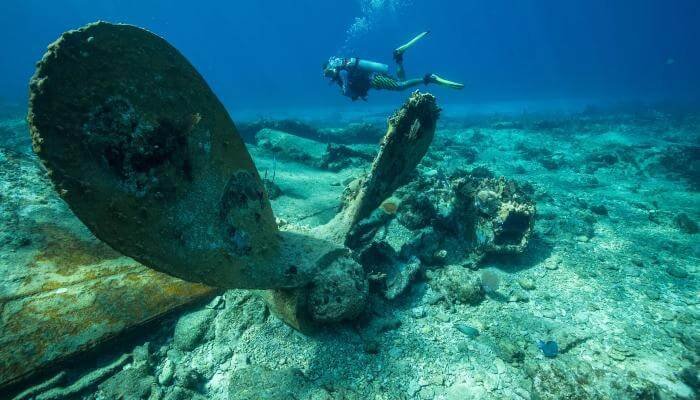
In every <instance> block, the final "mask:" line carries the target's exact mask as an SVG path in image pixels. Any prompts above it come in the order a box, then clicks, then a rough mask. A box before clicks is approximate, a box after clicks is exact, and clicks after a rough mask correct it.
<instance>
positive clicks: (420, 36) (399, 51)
mask: <svg viewBox="0 0 700 400" xmlns="http://www.w3.org/2000/svg"><path fill="white" fill-rule="evenodd" d="M428 33H430V31H425V32H421V33H419V34H418V35H417V36H416V37H414V38H413V39H411V40H409V41H408V43H406V44H404V45H401V46H399V47H397V48H396V49H395V50H394V56H400V55H402V54H403V53H404V52H405V51H406V50H408V48H409V47H411V46H413V45H414V44H416V43H417V42H418V41H419V40H421V39H423V37H424V36H425V35H427V34H428Z"/></svg>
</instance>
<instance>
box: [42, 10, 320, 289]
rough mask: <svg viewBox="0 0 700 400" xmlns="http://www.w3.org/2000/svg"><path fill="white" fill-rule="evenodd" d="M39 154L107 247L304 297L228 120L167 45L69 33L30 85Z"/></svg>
mask: <svg viewBox="0 0 700 400" xmlns="http://www.w3.org/2000/svg"><path fill="white" fill-rule="evenodd" d="M30 88H31V93H30V109H29V124H30V129H31V132H32V138H33V143H34V150H35V151H36V153H37V154H38V155H39V157H40V158H41V160H42V161H43V163H44V165H45V167H46V168H47V170H48V171H49V174H50V177H51V180H52V181H53V183H54V184H55V186H56V189H57V191H58V192H59V193H60V194H61V196H62V197H63V199H64V200H65V201H66V202H67V203H68V205H69V206H70V208H71V210H72V211H73V212H74V213H75V214H76V215H77V216H78V218H80V220H81V221H83V222H84V223H85V225H87V226H88V228H90V230H91V231H92V232H93V233H94V234H95V235H96V236H97V237H98V238H100V239H101V240H103V241H105V242H106V243H108V244H109V245H110V246H112V247H113V248H114V249H116V250H118V251H120V252H122V253H124V254H127V255H129V256H131V257H133V258H135V259H136V260H138V261H140V262H142V263H143V264H145V265H147V266H149V267H151V268H154V269H157V270H159V271H162V272H166V273H168V274H170V275H173V276H177V277H180V278H183V279H186V280H189V281H193V282H202V283H206V284H210V285H216V286H226V287H237V288H269V287H290V286H298V285H299V283H298V282H303V281H305V280H308V277H305V276H304V274H303V272H304V271H303V270H302V269H301V268H297V269H296V271H297V272H296V273H294V274H290V273H289V271H288V270H285V269H284V268H279V266H278V265H276V264H271V263H270V262H269V260H271V259H276V258H278V252H279V245H278V237H277V227H276V225H275V219H274V216H273V214H272V209H271V207H270V203H269V201H268V199H267V195H266V194H265V190H264V189H263V186H262V183H261V181H260V178H259V176H258V172H257V171H256V169H255V166H254V165H253V161H252V159H251V158H250V155H249V154H248V152H247V150H246V148H245V145H244V144H243V141H242V140H241V138H240V137H239V135H238V133H237V132H236V128H235V126H234V125H233V122H232V121H231V119H230V117H229V115H228V113H227V112H226V110H225V109H224V106H223V105H222V104H221V103H220V102H219V100H218V99H217V97H216V96H215V95H214V93H213V92H212V91H211V89H210V88H209V87H208V86H207V84H206V82H205V81H204V79H203V78H202V77H201V76H200V75H199V73H198V72H197V71H196V70H195V69H194V67H193V66H192V65H191V64H190V63H189V62H188V61H187V60H186V59H185V57H183V56H182V55H181V54H180V53H179V52H178V51H177V50H176V49H175V48H174V47H172V46H171V45H170V44H168V43H167V42H166V41H165V40H164V39H162V38H160V37H158V36H156V35H154V34H153V33H150V32H148V31H146V30H144V29H140V28H137V27H134V26H130V25H115V24H109V23H105V22H98V23H94V24H90V25H87V26H85V27H83V28H81V29H78V30H74V31H69V32H66V33H64V34H63V35H62V36H61V37H60V38H59V39H58V40H57V41H56V42H54V43H53V44H51V45H50V46H49V48H48V51H47V53H46V55H44V57H43V59H42V60H41V61H40V62H39V63H38V66H37V71H36V73H35V75H34V77H33V78H32V80H31V84H30Z"/></svg>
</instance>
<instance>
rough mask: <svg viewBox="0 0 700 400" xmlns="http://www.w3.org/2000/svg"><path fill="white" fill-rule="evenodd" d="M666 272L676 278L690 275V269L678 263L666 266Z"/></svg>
mask: <svg viewBox="0 0 700 400" xmlns="http://www.w3.org/2000/svg"><path fill="white" fill-rule="evenodd" d="M666 272H667V273H668V274H669V275H671V276H672V277H674V278H678V279H684V278H687V277H688V271H686V270H685V269H683V268H682V267H679V266H678V265H671V266H669V267H668V268H666Z"/></svg>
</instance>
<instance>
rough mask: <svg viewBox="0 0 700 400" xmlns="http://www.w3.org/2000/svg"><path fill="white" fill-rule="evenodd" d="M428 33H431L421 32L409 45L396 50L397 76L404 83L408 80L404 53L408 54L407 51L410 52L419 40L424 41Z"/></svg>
mask: <svg viewBox="0 0 700 400" xmlns="http://www.w3.org/2000/svg"><path fill="white" fill-rule="evenodd" d="M428 33H430V31H425V32H421V33H419V34H418V36H416V37H414V38H413V39H411V40H409V41H408V43H406V44H403V45H401V46H399V47H397V48H396V49H394V61H396V76H397V77H398V78H399V79H400V80H402V81H403V80H405V79H406V70H405V69H404V67H403V53H404V52H406V50H408V48H409V47H411V46H413V45H414V44H416V43H417V42H418V41H419V40H421V39H423V37H425V35H427V34H428Z"/></svg>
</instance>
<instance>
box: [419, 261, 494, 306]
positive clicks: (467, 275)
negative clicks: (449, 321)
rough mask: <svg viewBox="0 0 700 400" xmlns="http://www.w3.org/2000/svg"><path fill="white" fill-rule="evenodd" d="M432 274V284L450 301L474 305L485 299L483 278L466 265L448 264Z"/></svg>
mask: <svg viewBox="0 0 700 400" xmlns="http://www.w3.org/2000/svg"><path fill="white" fill-rule="evenodd" d="M431 275H432V278H431V279H430V286H431V287H433V288H435V289H436V290H437V291H438V292H440V293H441V294H442V295H443V296H444V298H445V299H446V300H447V301H448V302H450V303H459V304H472V305H474V304H478V303H479V302H481V300H483V299H484V290H483V288H482V285H481V278H480V277H479V275H478V274H475V273H474V272H472V271H470V270H468V269H466V268H464V267H461V266H459V265H448V266H447V267H445V268H444V269H442V270H439V271H435V272H434V273H433V274H431Z"/></svg>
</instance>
